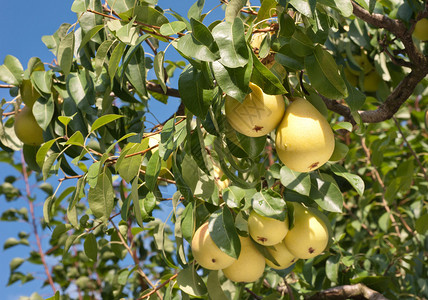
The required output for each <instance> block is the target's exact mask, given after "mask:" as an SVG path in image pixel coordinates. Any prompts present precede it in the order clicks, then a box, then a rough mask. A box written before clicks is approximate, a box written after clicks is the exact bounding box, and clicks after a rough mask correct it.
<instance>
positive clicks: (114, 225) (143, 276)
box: [110, 220, 162, 299]
mask: <svg viewBox="0 0 428 300" xmlns="http://www.w3.org/2000/svg"><path fill="white" fill-rule="evenodd" d="M110 223H111V224H112V225H113V227H114V229H115V230H116V232H117V235H118V236H119V239H120V242H121V243H122V245H123V246H124V247H125V248H126V250H127V251H128V253H129V254H130V255H131V257H132V260H133V261H134V264H135V266H136V267H137V272H138V274H140V276H141V277H142V278H143V279H144V280H145V282H147V283H148V284H149V285H150V286H151V287H152V288H155V285H154V284H153V282H152V281H151V280H150V279H149V278H148V277H147V275H146V274H145V273H144V271H143V270H142V269H141V266H140V261H139V259H138V257H137V253H136V252H135V253H134V252H133V251H132V249H131V248H130V247H129V245H128V243H127V242H126V241H125V239H124V238H123V236H122V234H121V233H120V231H119V229H118V228H117V226H116V224H115V223H114V222H113V220H110ZM143 288H145V286H144V287H143ZM157 295H158V296H159V298H160V299H162V295H161V294H160V293H159V292H157Z"/></svg>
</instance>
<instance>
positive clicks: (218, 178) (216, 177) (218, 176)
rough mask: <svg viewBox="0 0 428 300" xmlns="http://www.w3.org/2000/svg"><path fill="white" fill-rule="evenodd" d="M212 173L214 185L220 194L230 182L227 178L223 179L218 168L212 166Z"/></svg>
mask: <svg viewBox="0 0 428 300" xmlns="http://www.w3.org/2000/svg"><path fill="white" fill-rule="evenodd" d="M213 171H214V180H215V184H216V185H217V187H218V190H219V191H220V192H221V191H222V190H224V189H225V188H227V187H228V186H229V184H230V180H229V179H228V178H225V179H223V175H224V173H223V171H222V170H221V168H220V167H219V166H217V165H214V164H213Z"/></svg>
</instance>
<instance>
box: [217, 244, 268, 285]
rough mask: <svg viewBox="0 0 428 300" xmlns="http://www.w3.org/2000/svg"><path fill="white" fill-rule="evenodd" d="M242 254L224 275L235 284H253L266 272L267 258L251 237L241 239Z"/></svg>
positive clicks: (225, 270)
mask: <svg viewBox="0 0 428 300" xmlns="http://www.w3.org/2000/svg"><path fill="white" fill-rule="evenodd" d="M239 240H240V241H241V253H240V254H239V257H238V260H236V261H235V262H234V263H232V264H231V265H230V266H229V267H227V268H225V269H223V273H224V275H225V276H226V277H227V278H229V279H230V280H232V281H235V282H253V281H256V280H257V279H259V278H260V277H261V276H262V275H263V272H264V270H265V265H266V263H265V258H264V256H263V254H261V253H260V252H259V251H258V250H257V248H256V246H255V245H254V244H253V241H252V240H251V238H250V237H241V236H239Z"/></svg>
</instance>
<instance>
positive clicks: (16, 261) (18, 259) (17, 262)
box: [9, 257, 25, 273]
mask: <svg viewBox="0 0 428 300" xmlns="http://www.w3.org/2000/svg"><path fill="white" fill-rule="evenodd" d="M24 262H25V259H23V258H21V257H15V258H13V259H12V260H11V261H10V262H9V267H10V272H11V273H12V272H13V271H15V270H16V269H18V268H19V266H20V265H22V264H23V263H24Z"/></svg>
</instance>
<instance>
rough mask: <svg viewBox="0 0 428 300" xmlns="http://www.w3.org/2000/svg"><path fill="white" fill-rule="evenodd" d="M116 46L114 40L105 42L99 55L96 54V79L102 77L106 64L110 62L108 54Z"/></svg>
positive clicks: (100, 47)
mask: <svg viewBox="0 0 428 300" xmlns="http://www.w3.org/2000/svg"><path fill="white" fill-rule="evenodd" d="M113 44H115V41H112V40H106V41H104V42H103V43H102V44H101V45H100V46H99V47H98V50H97V53H96V54H95V63H94V65H95V77H96V78H98V77H99V76H100V75H101V72H102V70H103V66H104V63H105V62H106V61H107V60H108V56H107V54H108V52H109V51H110V48H111V47H112V46H113Z"/></svg>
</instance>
